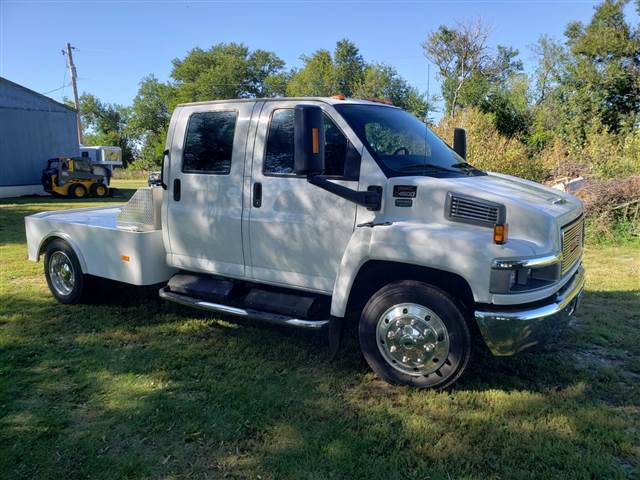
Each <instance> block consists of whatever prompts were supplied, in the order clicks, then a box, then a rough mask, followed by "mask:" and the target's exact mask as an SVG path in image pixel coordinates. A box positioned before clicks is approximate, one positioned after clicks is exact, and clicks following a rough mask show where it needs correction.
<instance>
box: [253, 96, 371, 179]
mask: <svg viewBox="0 0 640 480" xmlns="http://www.w3.org/2000/svg"><path fill="white" fill-rule="evenodd" d="M293 123H294V110H293V109H292V108H280V109H277V110H274V111H273V113H272V115H271V124H270V126H269V133H268V135H267V147H266V151H265V158H264V166H263V173H265V174H267V175H279V174H280V175H293V173H294V172H293V150H294V147H293V141H294V140H293V138H294V137H293ZM324 139H325V143H324V155H325V172H324V174H325V175H328V176H337V177H343V176H345V173H346V172H345V169H346V167H347V163H349V162H350V161H353V162H355V161H356V160H359V155H358V153H357V152H356V150H355V148H354V147H353V145H352V144H351V142H349V140H347V138H346V137H345V136H344V134H343V133H342V132H341V131H340V129H339V128H338V127H337V126H336V124H335V123H333V120H331V118H329V116H327V115H326V114H324ZM356 156H357V159H356ZM358 167H359V165H358ZM347 170H352V169H347Z"/></svg>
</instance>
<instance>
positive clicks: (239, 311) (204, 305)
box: [158, 287, 329, 330]
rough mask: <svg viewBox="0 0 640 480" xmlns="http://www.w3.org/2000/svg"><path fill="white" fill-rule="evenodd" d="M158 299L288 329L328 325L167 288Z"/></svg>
mask: <svg viewBox="0 0 640 480" xmlns="http://www.w3.org/2000/svg"><path fill="white" fill-rule="evenodd" d="M158 294H159V295H160V298H162V299H163V300H168V301H170V302H175V303H179V304H180V305H186V306H187V307H193V308H199V309H201V310H208V311H210V312H219V313H226V314H229V315H235V316H237V317H244V318H249V319H251V320H258V321H260V322H266V323H271V324H275V325H286V326H288V327H295V328H300V329H303V330H320V329H322V328H323V327H324V326H325V325H328V324H329V320H303V319H299V318H291V317H287V316H286V315H279V314H277V313H270V312H263V311H260V310H252V309H250V308H239V307H232V306H230V305H223V304H221V303H214V302H208V301H206V300H201V299H199V298H194V297H188V296H186V295H181V294H179V293H174V292H172V291H170V290H169V289H168V288H167V287H163V288H161V289H160V292H159V293H158Z"/></svg>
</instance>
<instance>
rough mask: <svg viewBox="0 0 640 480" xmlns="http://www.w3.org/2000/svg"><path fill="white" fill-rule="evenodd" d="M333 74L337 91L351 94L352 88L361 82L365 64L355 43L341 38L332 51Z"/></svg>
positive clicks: (349, 95)
mask: <svg viewBox="0 0 640 480" xmlns="http://www.w3.org/2000/svg"><path fill="white" fill-rule="evenodd" d="M334 63H335V65H334V76H335V86H336V89H337V93H340V94H342V95H344V96H346V97H352V96H353V89H354V87H355V86H356V85H358V84H359V83H360V82H362V80H363V78H364V71H365V68H366V64H365V61H364V59H363V58H362V55H360V50H358V47H356V45H355V43H353V42H351V41H349V40H346V39H343V40H340V41H339V42H338V43H337V44H336V49H335V52H334Z"/></svg>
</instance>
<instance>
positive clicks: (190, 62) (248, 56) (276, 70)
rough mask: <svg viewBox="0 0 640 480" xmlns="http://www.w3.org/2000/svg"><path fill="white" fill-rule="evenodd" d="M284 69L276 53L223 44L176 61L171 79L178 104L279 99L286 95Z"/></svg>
mask: <svg viewBox="0 0 640 480" xmlns="http://www.w3.org/2000/svg"><path fill="white" fill-rule="evenodd" d="M283 68H284V62H283V61H282V60H281V59H280V58H279V57H278V56H277V55H276V54H275V53H273V52H269V51H266V50H254V51H250V50H249V48H248V47H247V46H246V45H244V44H238V43H219V44H217V45H214V46H212V47H211V48H210V49H209V50H202V49H200V48H194V49H193V50H191V51H190V52H189V53H188V54H187V55H186V57H185V58H183V59H174V60H173V70H172V71H171V77H172V78H173V80H174V82H175V88H176V99H177V100H178V102H196V101H202V100H216V99H226V98H246V97H261V96H275V95H281V94H283V93H284V90H281V88H282V87H283V86H284V82H283V77H282V75H283Z"/></svg>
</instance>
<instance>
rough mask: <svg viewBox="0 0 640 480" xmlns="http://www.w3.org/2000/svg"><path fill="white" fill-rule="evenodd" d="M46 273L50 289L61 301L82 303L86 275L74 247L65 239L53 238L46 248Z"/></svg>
mask: <svg viewBox="0 0 640 480" xmlns="http://www.w3.org/2000/svg"><path fill="white" fill-rule="evenodd" d="M44 275H45V277H46V278H47V285H49V290H51V293H52V294H53V296H54V297H56V300H58V301H59V302H60V303H67V304H69V303H80V302H81V301H82V299H83V294H84V286H85V276H84V275H83V273H82V269H81V268H80V262H79V261H78V257H77V256H76V254H75V252H74V251H73V249H72V248H71V247H70V246H69V244H68V243H67V242H65V241H63V240H53V241H52V242H51V243H50V244H49V245H47V248H46V250H45V254H44Z"/></svg>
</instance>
